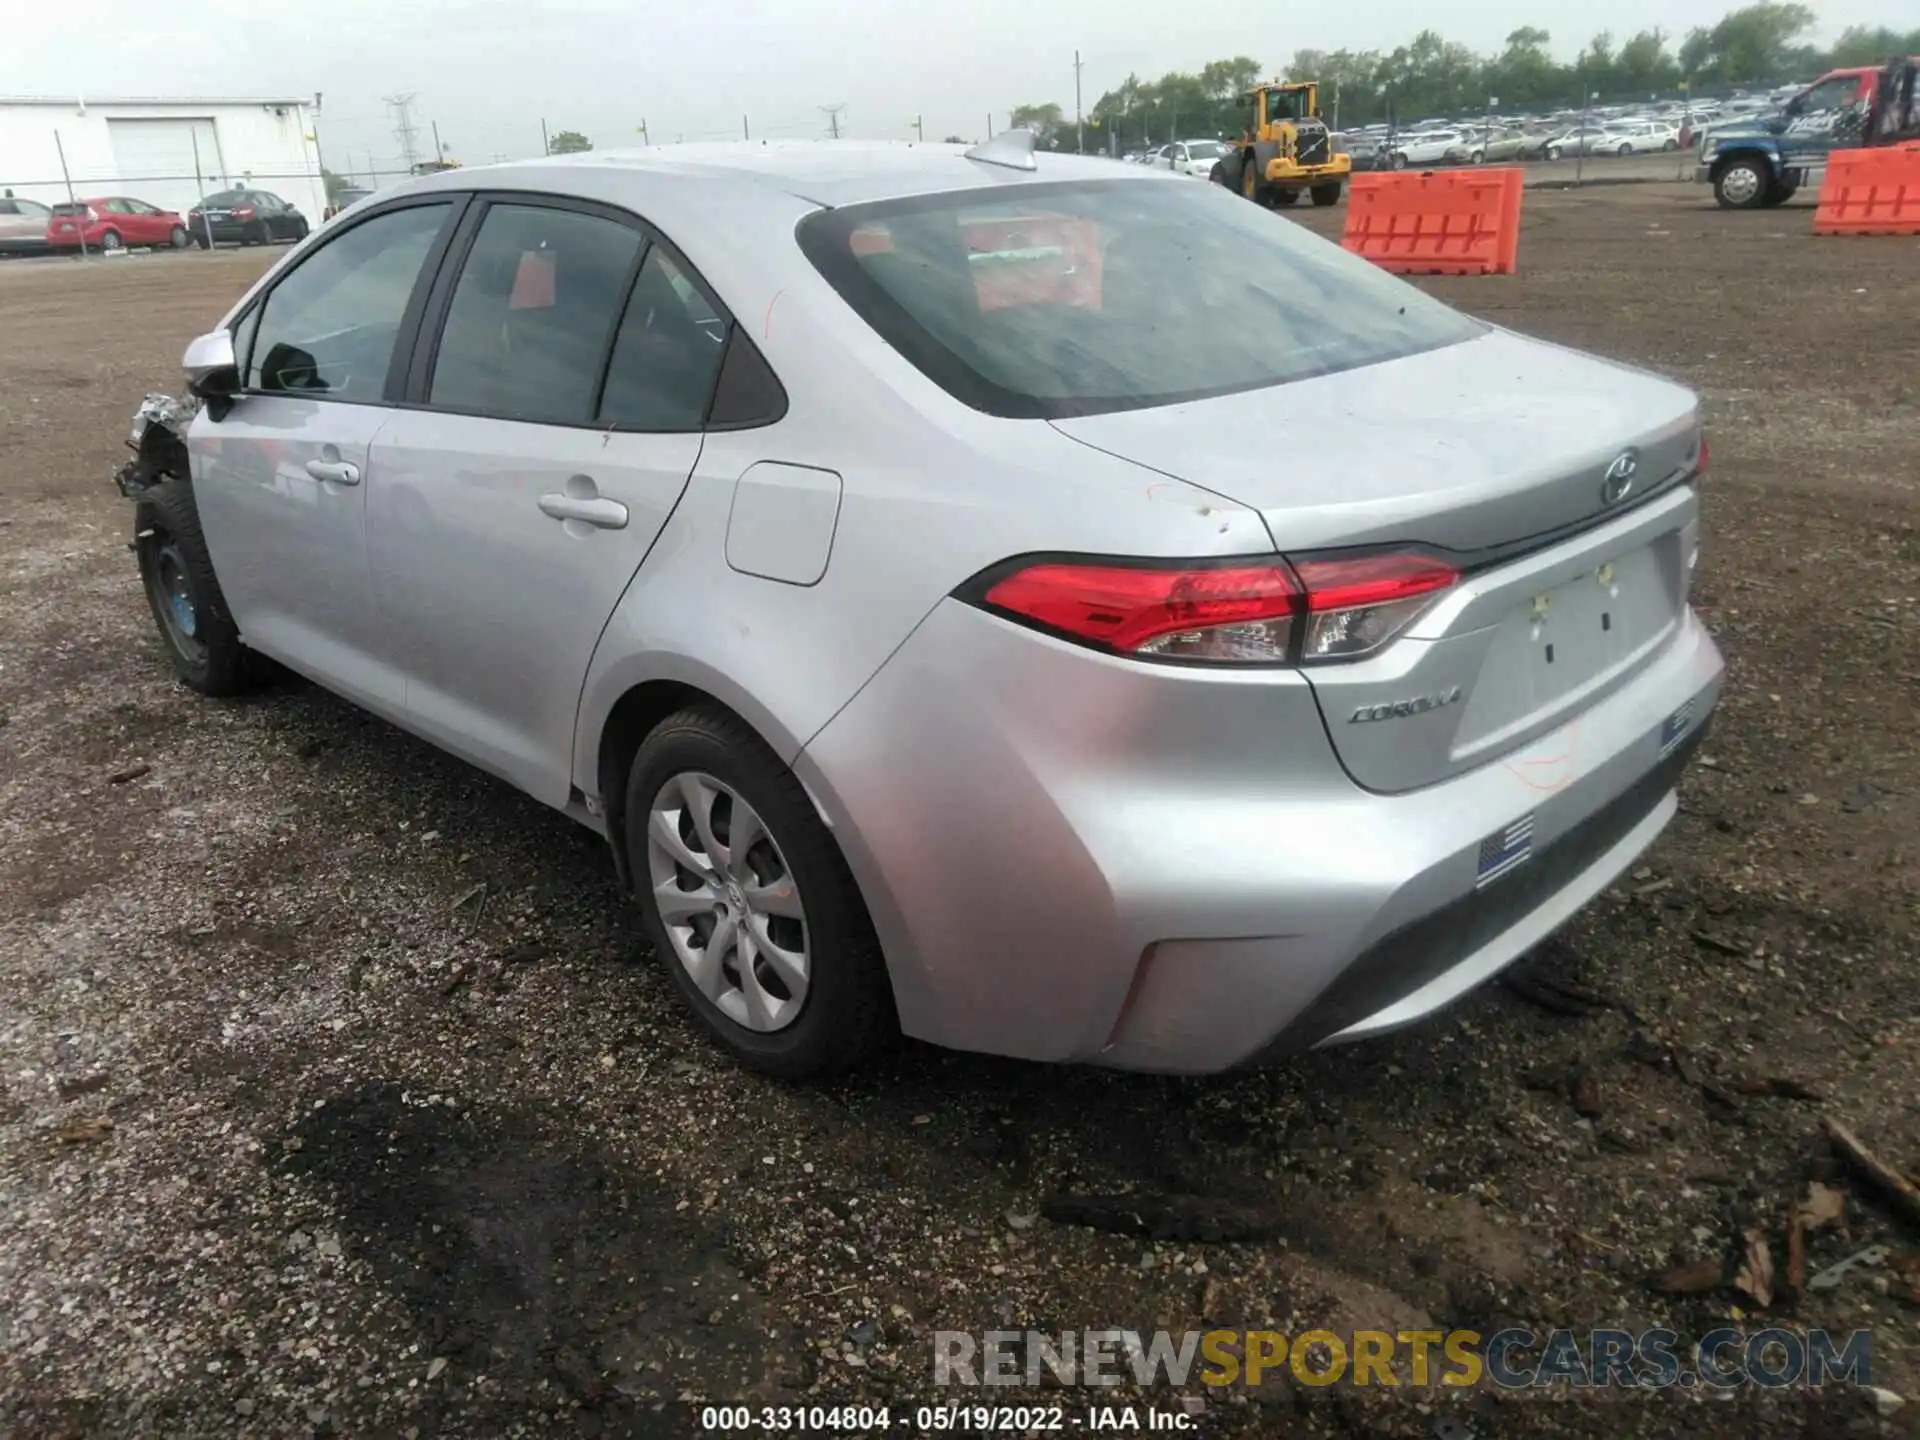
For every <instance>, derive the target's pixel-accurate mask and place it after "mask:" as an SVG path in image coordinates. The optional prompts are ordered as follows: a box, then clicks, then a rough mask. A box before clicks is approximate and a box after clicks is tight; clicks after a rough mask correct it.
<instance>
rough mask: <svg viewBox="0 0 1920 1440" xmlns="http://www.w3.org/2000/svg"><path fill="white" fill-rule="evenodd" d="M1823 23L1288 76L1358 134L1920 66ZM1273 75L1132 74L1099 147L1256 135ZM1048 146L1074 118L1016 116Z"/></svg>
mask: <svg viewBox="0 0 1920 1440" xmlns="http://www.w3.org/2000/svg"><path fill="white" fill-rule="evenodd" d="M1814 19H1815V17H1814V13H1813V11H1812V10H1811V9H1809V8H1808V7H1807V6H1805V5H1802V4H1797V3H1780V0H1761V3H1757V4H1751V5H1747V6H1744V7H1742V8H1740V9H1738V10H1734V11H1732V12H1730V13H1728V14H1726V15H1724V16H1722V17H1721V18H1720V20H1719V21H1718V22H1717V23H1715V24H1713V25H1702V26H1696V27H1694V28H1693V29H1691V30H1689V31H1688V32H1687V33H1686V35H1685V36H1684V37H1683V38H1681V39H1680V41H1679V42H1678V44H1677V45H1676V44H1675V43H1674V41H1673V39H1672V37H1670V36H1669V35H1668V34H1667V33H1666V32H1665V31H1663V30H1642V31H1640V32H1638V33H1637V34H1635V35H1632V36H1629V37H1628V38H1627V39H1625V40H1623V41H1617V40H1616V38H1615V36H1614V35H1613V34H1612V32H1610V31H1602V32H1600V33H1599V34H1598V35H1595V36H1594V37H1593V38H1592V39H1590V40H1589V41H1587V43H1586V44H1585V45H1584V46H1582V47H1581V49H1580V51H1579V53H1578V54H1577V55H1576V56H1575V57H1574V58H1573V60H1572V61H1570V62H1563V61H1559V60H1556V59H1554V57H1553V53H1552V50H1551V48H1550V47H1551V45H1552V42H1553V36H1552V35H1551V34H1550V33H1549V32H1548V31H1546V30H1543V29H1540V28H1538V27H1536V26H1531V25H1529V26H1522V27H1521V28H1520V29H1518V30H1515V31H1514V32H1513V33H1512V34H1511V35H1509V36H1507V41H1506V45H1505V46H1504V47H1503V48H1502V49H1501V50H1500V51H1499V52H1498V53H1496V54H1492V55H1481V54H1476V53H1475V52H1474V51H1473V50H1472V49H1471V48H1469V47H1468V46H1465V45H1461V44H1458V43H1456V42H1454V41H1451V40H1448V39H1446V38H1444V37H1443V36H1442V35H1440V34H1439V33H1438V32H1437V31H1434V30H1423V31H1421V32H1420V33H1419V34H1418V35H1416V36H1415V37H1414V38H1413V40H1412V42H1411V43H1410V44H1407V45H1402V46H1400V47H1399V48H1397V49H1395V50H1392V51H1384V50H1297V51H1295V52H1294V55H1293V58H1292V60H1291V61H1289V62H1288V64H1287V67H1286V71H1285V75H1286V78H1288V79H1292V80H1318V81H1319V82H1320V108H1321V110H1322V112H1323V113H1324V114H1326V115H1327V116H1328V117H1329V119H1337V120H1338V122H1339V123H1340V124H1342V125H1345V126H1355V125H1366V124H1371V123H1374V122H1377V121H1383V120H1391V119H1398V120H1400V121H1403V122H1405V121H1412V120H1417V119H1420V118H1422V117H1425V116H1429V115H1463V114H1477V113H1481V112H1483V111H1488V110H1498V111H1505V112H1509V113H1511V112H1514V111H1522V110H1541V109H1559V108H1562V107H1566V108H1574V107H1578V106H1580V105H1582V104H1583V103H1586V102H1588V101H1593V100H1595V99H1596V97H1597V100H1598V102H1599V103H1609V102H1612V103H1621V102H1627V101H1634V100H1647V99H1651V98H1678V97H1679V96H1681V95H1683V94H1693V95H1700V96H1705V95H1717V94H1724V93H1726V92H1727V91H1729V90H1733V89H1736V88H1743V87H1763V86H1772V85H1778V84H1783V83H1788V82H1792V81H1796V80H1811V79H1813V78H1814V77H1815V76H1816V75H1819V74H1821V73H1822V72H1823V71H1826V70H1829V69H1833V68H1836V67H1841V66H1854V65H1874V64H1878V63H1880V62H1881V61H1883V60H1887V59H1890V58H1891V57H1893V56H1896V55H1913V54H1920V30H1914V31H1909V32H1905V33H1903V32H1900V31H1897V30H1889V29H1887V28H1885V27H1884V26H1864V25H1856V26H1853V27H1851V28H1849V29H1848V30H1846V31H1845V32H1844V33H1842V35H1841V36H1840V38H1839V40H1838V41H1837V42H1836V43H1835V44H1834V46H1833V47H1832V48H1831V49H1828V50H1823V49H1820V48H1818V47H1816V46H1813V45H1810V44H1807V43H1805V36H1806V34H1807V32H1808V31H1809V30H1811V29H1812V28H1813V24H1814ZM1268 73H1269V72H1267V71H1266V70H1265V69H1264V67H1263V66H1262V65H1261V64H1260V62H1259V61H1257V60H1255V59H1253V58H1252V57H1250V56H1246V55H1238V56H1235V57H1234V58H1232V59H1230V60H1216V61H1213V62H1212V63H1210V64H1208V65H1206V66H1203V67H1202V68H1201V70H1200V72H1199V73H1198V74H1186V73H1182V72H1179V71H1173V72H1170V73H1168V74H1166V75H1163V76H1161V77H1160V79H1158V80H1151V81H1149V80H1142V79H1141V78H1140V77H1139V76H1138V75H1129V76H1128V77H1127V78H1126V79H1125V80H1124V81H1122V82H1121V83H1120V84H1119V85H1117V86H1116V87H1114V88H1113V89H1111V90H1109V91H1107V92H1106V93H1105V94H1103V95H1102V96H1101V97H1100V98H1099V99H1098V100H1096V101H1095V102H1094V104H1093V107H1092V109H1091V110H1089V111H1088V112H1087V116H1086V121H1087V125H1088V131H1087V141H1086V144H1087V148H1088V149H1095V148H1098V149H1105V148H1107V143H1108V136H1109V134H1112V135H1113V136H1115V137H1116V139H1117V142H1118V143H1119V144H1120V145H1121V146H1122V147H1125V146H1128V145H1134V144H1140V143H1143V142H1146V141H1158V140H1166V139H1169V138H1173V137H1175V136H1180V135H1185V136H1193V135H1216V134H1235V133H1238V132H1239V130H1240V129H1241V128H1242V127H1243V126H1244V124H1245V123H1246V112H1245V111H1244V109H1242V107H1241V102H1240V97H1241V95H1243V94H1244V93H1245V91H1246V90H1247V88H1248V87H1249V86H1251V85H1253V84H1255V83H1257V82H1258V81H1259V80H1260V79H1262V78H1265V77H1266V76H1267V74H1268ZM1008 123H1009V124H1010V125H1016V126H1018V125H1026V126H1029V127H1030V128H1032V129H1034V130H1035V131H1037V132H1038V134H1039V139H1040V142H1041V143H1042V144H1046V145H1054V146H1060V147H1071V146H1072V144H1073V142H1074V133H1073V128H1074V122H1073V117H1072V115H1070V114H1067V113H1065V112H1064V111H1063V109H1062V107H1061V106H1059V105H1058V104H1054V103H1046V104H1038V105H1021V106H1017V107H1015V109H1014V110H1013V111H1012V112H1011V114H1010V115H1009V117H1008Z"/></svg>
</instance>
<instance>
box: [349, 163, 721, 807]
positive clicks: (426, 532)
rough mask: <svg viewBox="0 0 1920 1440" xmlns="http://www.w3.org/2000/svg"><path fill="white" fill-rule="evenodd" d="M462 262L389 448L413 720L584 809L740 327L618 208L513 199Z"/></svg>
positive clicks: (387, 597) (395, 618)
mask: <svg viewBox="0 0 1920 1440" xmlns="http://www.w3.org/2000/svg"><path fill="white" fill-rule="evenodd" d="M462 252H463V253H462ZM456 254H457V259H456V262H455V263H454V264H450V265H449V266H448V267H447V273H446V274H445V275H444V276H443V277H442V279H441V282H440V283H439V284H438V285H436V287H435V292H434V298H433V300H432V302H431V303H430V307H429V312H428V313H429V317H430V318H429V322H428V329H427V334H428V335H430V336H432V337H433V338H432V339H431V340H427V339H425V338H423V342H422V345H421V347H420V349H419V351H418V353H417V355H416V360H415V365H414V371H413V374H412V376H411V377H410V381H409V396H408V398H409V402H410V403H409V405H408V407H407V408H405V409H403V410H401V411H400V412H399V413H398V414H397V415H396V416H395V417H394V420H393V422H392V424H391V425H389V426H388V427H387V428H386V429H384V430H383V431H382V432H381V434H380V436H379V438H378V439H377V440H376V442H375V445H374V455H373V464H374V469H375V471H376V472H377V473H378V474H379V476H380V477H381V483H380V485H379V486H378V487H377V488H376V489H375V490H374V491H373V492H372V493H371V495H370V497H369V502H370V509H369V512H368V526H369V554H370V559H371V563H372V568H373V583H374V592H375V595H376V596H377V599H378V603H379V607H380V611H381V616H382V621H383V623H384V625H385V627H386V629H387V633H389V634H390V635H391V636H392V638H393V641H394V644H395V645H396V647H398V648H397V653H398V657H399V662H400V664H401V665H402V666H403V668H404V670H405V672H406V677H407V708H408V723H409V725H410V726H411V727H412V728H414V729H416V730H418V731H420V732H421V733H423V734H425V735H427V736H428V737H429V738H431V739H433V740H435V741H436V742H437V743H439V744H441V745H443V746H445V747H446V748H447V749H449V750H451V751H453V752H454V753H456V754H459V755H462V756H464V757H465V758H467V759H468V760H471V761H472V762H473V763H475V764H477V765H480V766H482V767H484V768H486V769H489V770H492V771H493V772H494V773H496V774H499V775H502V776H504V777H505V778H507V779H509V780H511V781H512V782H513V783H514V784H516V785H518V786H520V787H521V788H522V789H524V790H526V791H528V792H529V793H531V794H533V795H535V796H536V797H538V798H539V799H541V800H544V801H546V802H547V803H549V804H553V805H564V804H565V803H566V799H567V796H568V794H569V793H570V771H571V765H572V756H573V729H574V721H575V718H576V715H577V712H578V708H579V700H580V687H581V684H582V683H583V681H584V679H585V677H586V672H587V665H588V662H589V661H590V660H591V659H592V657H593V649H594V646H595V644H596V643H597V642H598V640H599V637H600V632H601V630H602V628H603V627H604V626H605V624H606V621H607V618H608V616H610V615H611V614H612V613H613V609H614V606H615V605H616V604H617V603H618V601H619V599H620V596H621V594H622V593H623V592H624V591H625V589H626V588H627V585H628V582H629V581H631V580H632V578H633V576H634V573H635V572H636V571H637V570H638V569H639V567H640V564H641V562H642V561H643V560H644V559H645V558H646V555H647V552H648V550H649V548H650V547H651V546H652V544H653V541H654V539H655V537H656V536H657V535H658V534H659V533H660V530H661V528H662V527H663V526H664V525H665V524H666V521H667V517H668V516H669V515H670V514H671V513H672V511H673V507H674V506H675V505H676V504H677V503H678V501H679V499H680V495H681V493H682V491H683V490H684V489H685V488H686V484H687V477H688V475H689V474H690V473H691V472H692V470H693V467H694V464H695V462H696V461H697V460H698V459H699V456H700V449H701V441H702V434H701V431H702V425H703V423H704V420H705V416H706V411H707V406H708V402H709V398H710V395H711V391H712V388H713V382H714V380H715V378H716V376H717V373H718V369H719V364H720V359H721V354H722V349H723V344H724V342H725V340H726V338H727V322H726V320H725V319H724V318H723V316H722V313H721V311H720V308H719V306H718V304H717V303H716V302H714V301H713V299H712V298H711V297H710V296H709V295H707V294H706V292H705V291H704V290H703V289H701V288H700V286H699V284H698V281H697V279H696V278H695V277H693V275H692V273H691V271H690V269H689V268H688V267H687V266H686V265H685V264H684V262H682V261H681V260H680V259H679V257H678V256H677V255H675V254H674V253H672V252H671V251H670V250H669V248H668V247H667V246H666V245H664V244H663V243H661V242H660V240H659V238H658V237H656V236H654V235H652V234H651V233H650V232H649V231H648V230H647V229H646V227H645V226H644V225H642V224H641V223H639V222H638V221H637V220H635V219H634V218H633V217H631V216H628V215H626V214H624V213H623V212H620V211H617V210H613V209H610V208H607V207H602V206H598V205H592V204H588V203H585V202H575V201H569V200H561V199H543V198H541V197H538V196H526V195H515V196H512V197H505V196H502V197H494V198H493V199H491V200H489V201H488V202H485V204H484V207H476V211H475V213H474V214H473V215H472V216H470V217H469V220H468V223H467V224H466V225H465V226H464V227H463V239H462V241H461V244H460V245H459V246H458V247H456Z"/></svg>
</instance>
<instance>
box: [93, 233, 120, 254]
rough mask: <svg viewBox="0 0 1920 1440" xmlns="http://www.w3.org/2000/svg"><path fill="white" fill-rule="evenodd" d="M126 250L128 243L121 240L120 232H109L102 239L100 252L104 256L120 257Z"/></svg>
mask: <svg viewBox="0 0 1920 1440" xmlns="http://www.w3.org/2000/svg"><path fill="white" fill-rule="evenodd" d="M126 248H127V245H126V242H125V241H124V240H122V239H121V238H120V232H119V231H118V230H109V231H107V233H106V234H104V235H102V236H101V237H100V251H101V253H102V254H104V255H118V254H119V253H120V252H121V251H122V250H124V249H126Z"/></svg>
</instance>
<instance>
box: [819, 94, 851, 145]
mask: <svg viewBox="0 0 1920 1440" xmlns="http://www.w3.org/2000/svg"><path fill="white" fill-rule="evenodd" d="M846 108H847V102H846V101H844V100H842V101H841V102H840V103H839V104H838V105H822V106H821V107H820V111H821V113H822V114H824V115H825V116H826V117H827V129H828V132H829V133H830V134H831V136H832V137H833V138H834V139H835V140H838V139H839V138H840V112H841V111H842V110H845V109H846Z"/></svg>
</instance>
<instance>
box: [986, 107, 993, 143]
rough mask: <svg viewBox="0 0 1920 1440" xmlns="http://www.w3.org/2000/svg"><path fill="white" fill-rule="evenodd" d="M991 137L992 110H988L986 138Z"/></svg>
mask: <svg viewBox="0 0 1920 1440" xmlns="http://www.w3.org/2000/svg"><path fill="white" fill-rule="evenodd" d="M992 138H993V112H992V111H991V110H989V111H988V112H987V139H989V140H991V139H992Z"/></svg>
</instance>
